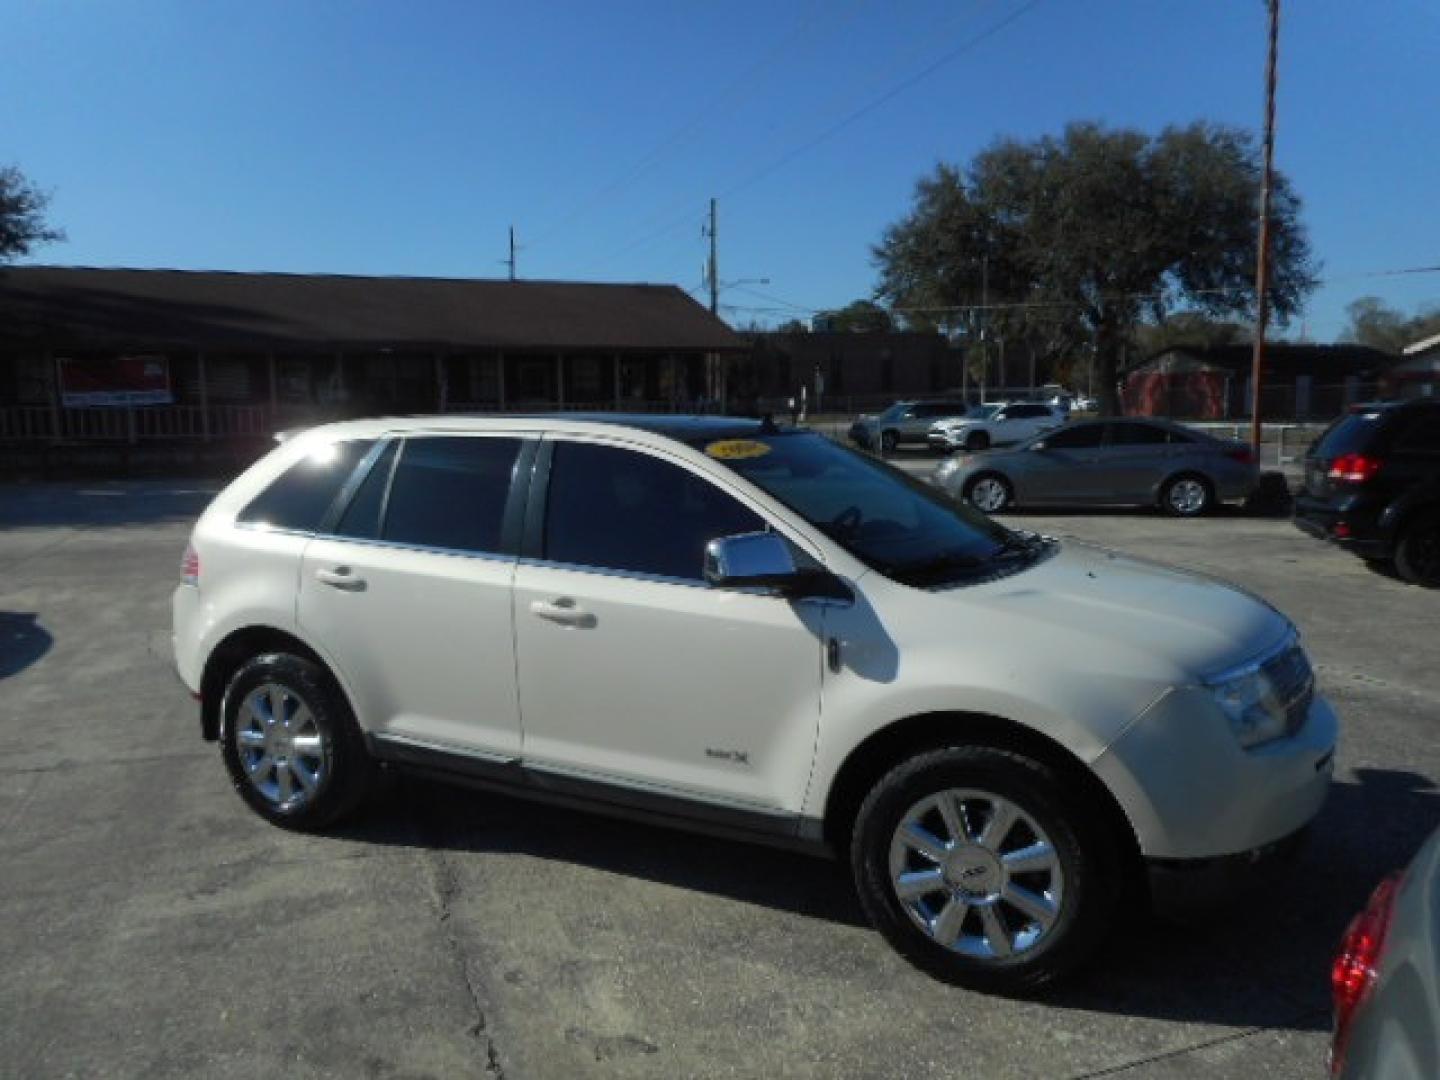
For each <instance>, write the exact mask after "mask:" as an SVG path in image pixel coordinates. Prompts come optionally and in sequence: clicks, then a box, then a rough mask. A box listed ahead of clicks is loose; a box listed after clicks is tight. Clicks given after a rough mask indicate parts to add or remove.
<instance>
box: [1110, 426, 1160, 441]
mask: <svg viewBox="0 0 1440 1080" xmlns="http://www.w3.org/2000/svg"><path fill="white" fill-rule="evenodd" d="M1168 441H1169V432H1168V431H1166V429H1165V428H1162V427H1156V426H1155V425H1153V424H1134V423H1132V424H1111V425H1110V442H1111V444H1112V445H1114V446H1163V445H1165V443H1167V442H1168Z"/></svg>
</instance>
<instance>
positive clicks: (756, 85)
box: [530, 0, 868, 247]
mask: <svg viewBox="0 0 1440 1080" xmlns="http://www.w3.org/2000/svg"><path fill="white" fill-rule="evenodd" d="M867 2H868V0H855V2H854V3H852V4H851V6H850V8H849V10H848V11H846V12H845V13H843V14H842V15H841V17H840V18H838V19H834V20H831V22H830V23H829V25H828V27H827V33H833V32H834V31H835V30H836V29H837V28H839V27H841V26H843V25H844V24H845V23H847V22H849V21H850V19H851V18H853V17H854V16H855V14H856V13H857V12H858V11H859V10H860V9H861V8H863V7H864V6H865V4H866V3H867ZM828 14H829V5H828V4H826V3H825V2H824V0H819V2H818V3H816V4H815V7H814V8H813V10H811V11H810V12H809V13H808V14H807V15H805V16H803V17H802V18H801V20H800V22H799V23H798V24H796V26H795V27H794V28H793V29H792V30H791V31H790V32H789V33H788V34H786V35H784V36H783V37H781V38H779V39H777V40H776V41H775V42H774V43H773V44H772V45H771V47H770V49H769V50H768V51H766V52H765V53H763V54H762V55H761V56H760V57H759V59H757V60H756V61H755V62H754V63H752V64H751V65H750V66H749V67H747V68H745V69H744V70H743V71H742V72H741V73H740V74H739V75H737V76H736V77H735V78H734V79H732V80H731V81H730V82H729V83H727V84H726V85H725V86H724V87H723V88H722V89H721V90H720V91H719V92H718V93H716V94H714V95H713V96H711V97H710V98H709V99H707V100H706V102H705V104H704V105H703V106H701V108H700V109H699V111H697V112H696V113H695V114H694V115H693V116H691V117H690V118H689V119H688V120H686V121H685V122H684V123H682V124H681V125H679V126H678V127H676V128H674V129H672V130H671V132H670V133H669V134H668V135H666V136H665V137H664V138H663V139H661V140H660V142H659V143H658V144H657V145H656V146H655V147H653V148H652V149H651V150H650V152H649V153H647V154H645V155H644V156H643V157H641V158H640V160H639V161H638V162H636V163H635V164H634V165H633V166H632V167H631V168H630V169H629V170H627V171H626V172H623V173H621V174H620V175H619V176H616V177H615V178H614V179H612V180H610V181H609V182H608V183H606V184H603V185H602V186H601V187H600V188H599V189H597V190H596V191H595V192H593V193H592V194H591V195H589V196H587V197H586V198H584V199H582V200H580V202H578V203H577V204H575V205H574V206H573V207H572V208H571V209H570V210H569V211H567V212H566V213H565V214H564V215H563V216H562V217H561V218H560V220H558V221H557V222H556V223H555V224H554V225H553V226H551V227H550V228H549V229H546V230H542V231H541V234H540V237H539V239H537V240H532V241H531V242H530V246H531V247H534V246H535V245H536V244H540V243H544V242H545V241H547V240H549V239H550V238H551V237H553V236H554V235H555V234H556V233H558V232H560V230H561V229H563V228H564V227H565V226H567V225H569V224H570V223H571V222H573V221H574V220H575V219H576V218H578V217H580V216H581V215H582V214H584V213H585V212H586V211H589V210H592V209H594V208H595V207H596V206H597V205H599V204H600V203H601V202H603V201H604V200H605V198H606V196H608V195H611V194H613V193H614V192H616V191H618V190H620V189H621V188H623V187H625V186H626V185H628V184H630V183H632V182H633V181H635V180H636V179H638V178H639V177H641V176H643V175H644V174H645V173H647V172H649V171H650V170H651V169H652V168H654V167H655V165H656V164H657V163H659V161H660V160H661V159H662V158H663V157H664V156H665V155H666V153H667V152H668V151H670V150H671V149H673V148H674V147H676V146H679V145H681V144H683V143H685V142H688V141H690V140H691V139H693V138H694V136H695V135H696V134H698V133H699V132H700V130H701V129H702V128H703V127H704V125H705V123H706V121H708V120H709V119H710V118H711V116H712V115H713V114H714V113H715V112H716V110H717V109H718V108H719V107H720V105H721V104H722V103H723V102H725V101H726V99H727V98H730V97H731V95H733V94H734V93H735V91H737V90H743V91H744V92H743V93H742V94H741V95H740V97H739V99H738V101H736V102H735V103H734V104H739V103H740V102H744V101H745V100H747V99H748V98H750V97H752V96H754V95H755V94H757V93H759V91H760V88H761V87H762V85H763V84H762V83H761V82H760V80H759V79H757V78H756V76H757V75H759V74H760V73H761V72H762V71H764V70H765V69H766V68H767V67H769V66H771V65H772V64H773V63H775V62H776V61H777V60H780V59H782V58H783V57H784V56H785V55H786V54H787V52H788V51H789V49H790V47H791V44H792V43H793V42H794V41H795V40H796V39H797V38H800V37H801V36H802V35H806V34H808V32H809V31H810V29H811V27H812V26H814V24H815V23H816V22H818V21H819V20H820V17H821V16H822V15H828ZM814 40H819V36H817V37H816V38H814ZM733 107H734V105H733V104H732V108H733Z"/></svg>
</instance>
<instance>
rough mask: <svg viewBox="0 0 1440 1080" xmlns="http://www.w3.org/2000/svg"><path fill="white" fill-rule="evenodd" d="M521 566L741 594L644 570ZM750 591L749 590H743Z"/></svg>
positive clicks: (528, 562)
mask: <svg viewBox="0 0 1440 1080" xmlns="http://www.w3.org/2000/svg"><path fill="white" fill-rule="evenodd" d="M520 565H521V566H530V567H536V568H538V569H543V570H570V571H573V572H575V573H579V574H595V575H597V576H599V577H615V578H624V579H626V580H627V581H645V582H650V583H652V584H656V585H683V586H686V587H687V588H691V589H705V590H707V591H711V592H722V591H723V592H741V591H742V590H740V589H724V590H720V589H715V587H714V586H712V585H711V584H710V583H709V582H708V581H706V580H705V579H704V578H682V577H671V576H669V575H666V574H652V573H649V572H648V571H645V570H621V569H618V568H616V567H610V566H587V565H585V564H584V563H567V562H557V561H555V560H554V559H540V558H533V557H526V558H522V559H521V560H520ZM743 591H746V592H748V591H750V590H748V589H747V590H743ZM758 595H761V596H768V595H771V594H770V593H768V592H761V593H759V594H758Z"/></svg>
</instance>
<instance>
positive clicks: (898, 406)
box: [880, 401, 910, 420]
mask: <svg viewBox="0 0 1440 1080" xmlns="http://www.w3.org/2000/svg"><path fill="white" fill-rule="evenodd" d="M909 408H910V403H909V402H908V401H897V402H896V403H895V404H894V405H891V406H890V407H889V408H888V409H886V410H885V411H884V412H882V413H881V414H880V419H881V420H899V419H900V417H902V416H904V415H905V412H906V410H907V409H909Z"/></svg>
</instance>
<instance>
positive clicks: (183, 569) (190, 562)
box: [180, 544, 200, 585]
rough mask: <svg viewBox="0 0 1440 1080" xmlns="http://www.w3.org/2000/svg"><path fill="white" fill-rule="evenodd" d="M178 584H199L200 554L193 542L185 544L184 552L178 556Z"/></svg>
mask: <svg viewBox="0 0 1440 1080" xmlns="http://www.w3.org/2000/svg"><path fill="white" fill-rule="evenodd" d="M180 584H181V585H199V584H200V554H199V552H197V551H196V550H195V545H194V544H186V545H185V554H184V555H183V556H181V558H180Z"/></svg>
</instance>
